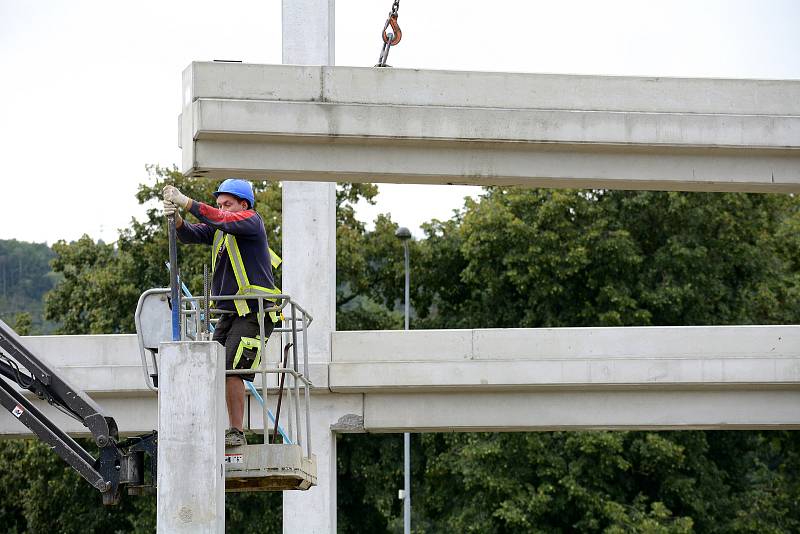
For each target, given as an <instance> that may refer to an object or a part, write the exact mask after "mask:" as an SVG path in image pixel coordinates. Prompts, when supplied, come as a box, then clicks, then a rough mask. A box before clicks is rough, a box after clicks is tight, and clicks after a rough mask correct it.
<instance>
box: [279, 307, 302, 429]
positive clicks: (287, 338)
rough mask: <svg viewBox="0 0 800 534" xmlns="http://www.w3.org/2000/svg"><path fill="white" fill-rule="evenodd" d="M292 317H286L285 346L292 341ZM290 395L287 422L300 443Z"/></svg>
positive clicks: (285, 370)
mask: <svg viewBox="0 0 800 534" xmlns="http://www.w3.org/2000/svg"><path fill="white" fill-rule="evenodd" d="M290 319H291V318H286V324H287V329H286V331H285V332H284V333H283V337H284V340H285V342H284V346H286V345H287V344H288V343H290V342H291V327H290V326H288V325H289V324H290ZM287 371H288V369H279V370H277V372H287ZM288 395H289V403H288V404H287V406H286V408H287V409H288V413H287V414H286V424H287V426H288V427H289V435H290V436H292V439H293V440H294V442H295V443H298V441H297V431H296V430H295V425H294V411H293V406H292V398H291V397H292V395H291V392H289V394H288Z"/></svg>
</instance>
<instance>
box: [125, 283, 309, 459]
mask: <svg viewBox="0 0 800 534" xmlns="http://www.w3.org/2000/svg"><path fill="white" fill-rule="evenodd" d="M169 293H170V289H169V288H158V289H150V290H147V291H145V292H144V293H143V294H142V296H141V297H140V299H139V304H138V305H137V308H136V315H135V322H136V331H137V334H138V337H139V347H140V353H141V357H142V368H143V371H144V375H145V381H146V383H147V385H148V387H149V388H150V389H152V390H154V391H155V390H156V389H157V378H155V377H157V375H158V362H157V359H156V355H155V351H154V350H153V349H152V348H151V347H145V343H144V337H143V330H144V329H143V320H142V317H141V314H142V310H143V303H144V301H145V299H146V298H148V297H154V296H158V295H161V296H162V297H165V296H168V295H169ZM211 300H213V301H214V303H219V302H222V301H234V300H247V301H249V302H250V303H252V302H253V301H257V302H258V314H257V316H258V324H259V340H260V354H261V361H260V363H259V366H258V367H257V368H255V369H236V370H226V372H225V374H226V376H234V375H249V374H256V375H258V376H260V377H261V384H260V393H259V390H258V389H259V388H258V387H257V386H256V385H255V383H253V384H252V385H250V386H249V389H250V392H251V394H252V395H253V396H254V397H255V398H256V399H257V400H258V401H259V402H260V404H261V409H262V413H261V416H262V423H263V427H264V443H265V444H267V443H270V441H271V442H272V443H275V439H276V437H277V435H278V433H280V435H281V436H282V437H283V441H284V443H287V440H288V442H289V444H297V445H299V446H300V447H301V448H302V449H303V450H304V452H305V456H306V457H307V458H311V450H312V448H311V389H312V388H313V384H312V383H311V380H310V378H309V367H308V336H307V331H308V327H309V325H310V324H311V322H312V321H313V318H312V317H311V315H310V314H309V313H308V312H307V311H306V310H305V308H303V307H302V306H300V305H299V304H297V303H296V302H294V301H292V299H291V297H290V296H289V295H284V294H278V295H269V296H266V295H263V296H262V295H247V296H239V295H224V296H223V295H220V296H213V297H211ZM181 308H182V309H181V333H182V335H181V338H182V340H184V341H207V340H210V339H211V332H210V331H211V330H212V329H213V327H214V325H215V324H216V322H217V321H218V320H219V318H218V316H220V315H222V314H231V313H234V312H231V311H228V310H222V309H217V308H210V306H209V304H208V299H207V298H204V297H193V296H183V297H182V298H181ZM270 312H273V313H274V314H276V315H277V316H278V317H279V321H278V322H277V323H276V326H275V328H274V330H273V333H272V335H271V336H270V338H269V339H270V340H273V339H274V338H275V334H276V333H277V334H278V335H279V336H280V337H279V342H280V347H282V349H283V350H280V351H278V352H279V357H278V361H277V362H270V361H269V358H268V354H267V341H268V340H267V339H266V336H265V333H266V328H265V326H264V318H265V317H270ZM207 315H208V316H209V320H206V316H207ZM215 315H216V316H217V318H214V316H215ZM165 320H168V318H165ZM163 341H167V339H164V340H163ZM273 343H274V341H273ZM273 343H271V344H270V346H271V345H272V344H273ZM147 350H149V351H150V352H151V355H152V358H151V359H152V363H150V364H149V363H148V361H147V357H146V351H147ZM290 353H291V358H289V355H290ZM281 356H283V358H281ZM273 375H274V376H275V384H274V385H273V384H271V383H270V382H269V381H268V377H270V376H273ZM287 377H288V380H286V378H287ZM286 382H289V383H288V384H286ZM270 390H272V393H270ZM301 390H302V391H301ZM273 395H276V396H277V397H276V399H277V400H276V412H277V413H276V414H275V416H274V417H270V416H271V413H270V410H269V402H268V401H269V399H270V398H271V397H272V396H273ZM301 397H302V400H301ZM284 398H285V399H286V400H287V401H288V402H286V406H287V414H286V418H285V422H286V428H287V429H288V431H284V429H283V428H282V427H281V425H280V422H281V419H282V415H283V414H281V413H280V412H279V411H278V410H279V408H278V407H279V406H281V405H282V404H283V403H282V401H283V399H284ZM301 405H302V406H301ZM248 419H249V418H248ZM270 419H273V421H274V424H275V426H274V430H273V432H272V438H271V439H270V429H269V421H270ZM248 423H250V421H248Z"/></svg>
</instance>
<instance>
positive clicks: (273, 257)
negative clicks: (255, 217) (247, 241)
mask: <svg viewBox="0 0 800 534" xmlns="http://www.w3.org/2000/svg"><path fill="white" fill-rule="evenodd" d="M223 245H224V246H225V248H226V249H227V250H228V258H230V260H231V266H232V267H233V274H234V276H236V285H237V286H238V288H239V290H238V291H237V292H236V294H237V295H244V296H258V295H280V293H281V290H280V289H278V288H270V287H264V286H258V285H255V284H251V283H250V279H249V278H248V277H247V271H245V268H244V261H243V260H242V253H241V252H240V251H239V245H238V244H237V243H236V237H235V236H233V235H231V234H226V233H224V232H223V231H222V230H217V231H216V232H214V242H213V245H212V247H211V274H212V276H213V274H214V271H215V270H216V267H217V264H216V260H217V255H218V254H219V252H220V250H221V249H222V247H223ZM269 257H270V263H271V264H272V268H273V269H277V268H278V266H279V265H280V264H281V261H283V260H281V257H280V256H278V255H277V254H276V253H275V251H274V250H272V249H271V248H270V249H269ZM268 300H270V301H272V302H275V299H274V298H268ZM233 303H234V305H235V306H236V313H238V314H239V315H240V316H241V315H247V314H248V313H250V306H249V305H248V304H247V301H246V300H234V301H233ZM269 315H270V318H271V319H272V321H273V322H275V321H277V318H278V316H277V314H276V313H275V312H270V314H269Z"/></svg>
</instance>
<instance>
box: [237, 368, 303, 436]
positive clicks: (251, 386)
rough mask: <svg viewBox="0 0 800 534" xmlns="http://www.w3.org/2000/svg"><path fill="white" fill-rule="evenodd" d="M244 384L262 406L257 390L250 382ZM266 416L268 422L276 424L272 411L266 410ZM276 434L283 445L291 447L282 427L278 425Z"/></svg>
mask: <svg viewBox="0 0 800 534" xmlns="http://www.w3.org/2000/svg"><path fill="white" fill-rule="evenodd" d="M245 383H246V384H247V387H248V389H250V393H252V394H253V396H254V397H255V398H256V400H257V401H258V402H259V403H261V404H264V399H263V398H262V397H261V395H260V394H259V393H258V390H257V389H256V387H255V386H254V385H253V384H252V382H245ZM267 416H268V417H269V420H270V421H272V422H273V423H276V424H277V418H276V417H275V416H274V415H272V411H270V410H269V409H267ZM278 433H279V434H280V435H281V437H282V438H283V442H284V443H286V444H287V445H292V440H291V439H289V435H288V434H286V431H285V430H284V429H283V427H282V426H280V425H278Z"/></svg>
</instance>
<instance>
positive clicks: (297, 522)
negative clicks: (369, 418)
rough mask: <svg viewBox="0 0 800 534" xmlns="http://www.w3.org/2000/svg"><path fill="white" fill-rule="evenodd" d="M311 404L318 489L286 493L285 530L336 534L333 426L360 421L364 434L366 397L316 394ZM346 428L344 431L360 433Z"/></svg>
mask: <svg viewBox="0 0 800 534" xmlns="http://www.w3.org/2000/svg"><path fill="white" fill-rule="evenodd" d="M312 402H313V403H314V404H313V405H312V406H313V415H312V418H313V419H312V428H311V437H312V442H311V445H312V447H313V449H314V454H315V455H316V457H317V486H315V487H313V488H311V489H309V490H307V491H285V492H283V531H284V532H286V533H287V534H288V533H292V534H294V533H297V532H303V533H315V534H323V533H324V534H329V533H330V534H334V533H335V532H336V435H335V434H334V432H333V431H332V430H331V427H332V426H341V425H339V424H337V423H340V421H352V420H357V421H358V425H357V426H358V429H360V430H361V431H363V424H362V423H363V417H362V416H363V413H364V398H363V395H360V394H355V395H339V394H336V395H314V398H313V400H312ZM345 426H346V427H347V428H346V429H345V430H343V431H345V432H353V431H358V430H357V429H354V428H352V427H349V426H348V425H345Z"/></svg>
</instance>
